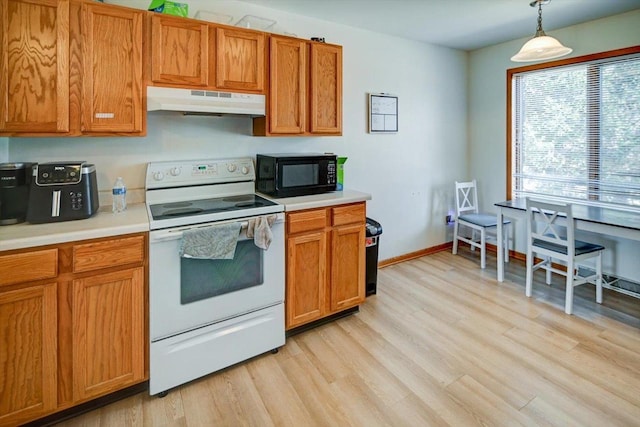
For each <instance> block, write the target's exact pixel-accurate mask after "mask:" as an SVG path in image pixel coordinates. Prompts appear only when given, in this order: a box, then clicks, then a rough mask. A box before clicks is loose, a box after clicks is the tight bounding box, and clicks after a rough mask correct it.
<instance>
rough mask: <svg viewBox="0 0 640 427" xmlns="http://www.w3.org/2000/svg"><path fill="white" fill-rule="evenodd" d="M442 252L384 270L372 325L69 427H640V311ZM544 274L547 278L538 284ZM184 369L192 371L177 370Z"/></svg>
mask: <svg viewBox="0 0 640 427" xmlns="http://www.w3.org/2000/svg"><path fill="white" fill-rule="evenodd" d="M487 264H488V267H487V269H486V270H485V271H481V270H480V268H479V260H478V256H477V253H476V254H474V253H471V252H469V251H468V250H462V251H461V254H459V255H457V256H454V255H451V254H450V253H449V252H440V253H437V254H434V255H430V256H426V257H423V258H420V259H417V260H413V261H408V262H404V263H401V264H397V265H393V266H390V267H387V268H384V269H382V270H380V272H379V276H378V294H377V295H376V296H373V297H370V298H368V299H367V301H366V303H365V304H363V305H362V306H361V311H360V312H359V313H357V314H354V315H352V316H349V317H347V318H344V319H341V320H338V321H335V322H333V323H331V324H328V325H324V326H321V327H319V328H316V329H313V330H311V331H308V332H305V333H303V334H300V335H297V336H294V337H292V338H289V339H288V340H287V344H286V346H284V347H283V348H282V349H281V351H280V352H279V353H278V354H276V355H272V354H265V355H262V356H259V357H256V358H254V359H252V360H250V361H248V362H246V363H242V364H239V365H237V366H234V367H232V368H229V369H226V370H224V371H221V372H218V373H215V374H212V375H209V376H207V377H205V378H202V379H200V380H197V381H194V382H192V383H189V384H187V385H184V386H182V387H179V388H177V389H174V390H172V391H171V392H170V393H169V395H168V396H167V397H165V398H164V399H161V398H157V397H149V396H148V395H147V393H141V394H139V395H136V396H133V397H131V398H128V399H126V400H122V401H120V402H117V403H115V404H112V405H110V406H107V407H104V408H102V409H98V410H96V411H93V412H90V413H88V414H84V415H81V416H78V417H76V418H74V419H72V420H69V421H67V422H65V423H63V424H61V425H63V426H126V425H141V426H173V425H175V426H190V427H196V426H198V427H199V426H271V425H275V426H314V425H318V426H348V425H354V426H384V425H388V426H431V425H433V426H444V425H450V426H471V425H484V426H487V425H489V426H494V425H495V426H516V425H520V424H522V425H536V426H538V425H558V426H599V427H601V426H634V425H635V426H638V425H640V300H638V299H634V298H631V297H627V296H625V295H621V294H616V293H613V292H610V291H608V290H605V294H604V304H603V305H602V306H597V304H595V302H593V300H594V296H595V291H594V289H593V287H592V286H590V285H585V286H583V287H580V288H578V289H576V302H575V314H574V315H573V316H569V315H566V314H565V313H564V312H563V301H564V290H563V285H562V283H563V280H562V278H561V277H560V276H558V277H554V284H553V285H552V286H551V287H547V286H546V285H545V284H544V277H543V273H542V272H539V273H540V275H537V276H536V282H535V283H534V297H533V298H530V299H529V298H526V297H525V296H524V266H523V263H521V262H518V261H512V262H511V263H510V265H509V266H508V268H507V271H506V281H505V282H504V283H498V282H496V280H495V256H494V255H493V254H489V257H488V263H487ZM536 274H537V273H536ZM176 369H179V367H176Z"/></svg>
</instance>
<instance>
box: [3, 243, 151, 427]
mask: <svg viewBox="0 0 640 427" xmlns="http://www.w3.org/2000/svg"><path fill="white" fill-rule="evenodd" d="M147 251H148V250H147V234H146V233H139V234H130V235H126V236H118V237H115V238H113V237H112V238H103V239H94V240H89V241H82V242H71V243H63V244H60V245H55V246H47V247H41V248H37V249H24V250H14V251H7V252H0V397H1V398H0V426H14V425H18V424H22V423H25V422H29V421H33V420H36V419H38V418H42V417H44V416H47V415H50V414H52V413H54V412H57V411H61V410H63V409H68V408H71V407H73V406H75V405H77V404H80V403H84V402H87V401H89V400H91V399H93V398H96V397H99V396H104V395H107V394H109V393H112V392H115V391H118V390H121V389H123V388H126V387H129V386H132V385H135V384H138V383H141V382H143V381H145V380H146V379H147V378H148V362H147V359H148V357H147V334H148V333H147V328H146V318H147V317H146V316H147V314H146V313H147V304H146V296H147V287H146V268H147V253H148V252H147Z"/></svg>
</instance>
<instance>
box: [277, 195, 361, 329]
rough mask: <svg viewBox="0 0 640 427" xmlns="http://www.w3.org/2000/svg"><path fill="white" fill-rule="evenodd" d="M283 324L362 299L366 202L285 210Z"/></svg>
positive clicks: (300, 321) (312, 317)
mask: <svg viewBox="0 0 640 427" xmlns="http://www.w3.org/2000/svg"><path fill="white" fill-rule="evenodd" d="M286 271H287V284H286V296H285V306H286V329H292V328H295V327H297V326H301V325H304V324H306V323H309V322H312V321H315V320H318V319H322V318H324V317H327V316H330V315H332V314H335V313H338V312H340V311H343V310H346V309H348V308H351V307H355V306H356V305H358V304H360V303H362V302H363V301H364V299H365V276H364V275H365V203H364V202H362V203H356V204H350V205H345V206H337V207H329V208H321V209H311V210H305V211H297V212H291V213H288V214H287V268H286Z"/></svg>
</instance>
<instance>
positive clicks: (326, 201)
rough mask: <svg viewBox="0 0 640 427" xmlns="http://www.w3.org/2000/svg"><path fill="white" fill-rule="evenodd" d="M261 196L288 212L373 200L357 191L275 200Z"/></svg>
mask: <svg viewBox="0 0 640 427" xmlns="http://www.w3.org/2000/svg"><path fill="white" fill-rule="evenodd" d="M260 195H261V196H263V197H265V198H267V199H269V200H273V201H274V202H276V203H280V204H281V205H284V210H285V211H286V212H291V211H299V210H303V209H313V208H324V207H327V206H334V205H343V204H347V203H356V202H365V201H367V200H371V194H369V193H362V192H360V191H356V190H344V191H332V192H330V193H322V194H313V195H311V196H297V197H282V198H275V197H271V196H267V195H264V194H260Z"/></svg>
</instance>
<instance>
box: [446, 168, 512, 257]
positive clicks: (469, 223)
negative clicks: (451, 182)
mask: <svg viewBox="0 0 640 427" xmlns="http://www.w3.org/2000/svg"><path fill="white" fill-rule="evenodd" d="M510 223H511V221H509V220H505V221H504V224H510ZM461 225H462V226H464V227H469V228H470V229H471V237H470V238H467V237H465V236H462V235H461V234H460V226H461ZM497 225H498V218H497V215H493V214H487V213H482V212H479V211H478V190H477V186H476V180H475V179H474V180H473V181H469V182H458V181H456V220H455V225H454V227H453V251H452V252H453V254H454V255H455V254H457V253H458V240H459V241H461V242H465V243H468V244H469V245H470V246H471V250H474V249H475V248H478V249H480V267H481V268H485V267H486V258H487V247H486V242H487V237H489V235H488V233H487V231H488V230H490V229H493V230H495V229H496V226H497ZM504 230H505V232H504V236H503V237H504V259H505V262H508V261H509V245H508V244H507V242H508V241H509V228H508V227H505V229H504ZM476 233H480V240H477V239H476Z"/></svg>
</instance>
